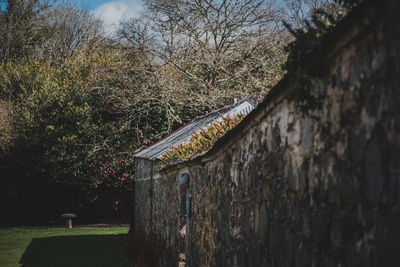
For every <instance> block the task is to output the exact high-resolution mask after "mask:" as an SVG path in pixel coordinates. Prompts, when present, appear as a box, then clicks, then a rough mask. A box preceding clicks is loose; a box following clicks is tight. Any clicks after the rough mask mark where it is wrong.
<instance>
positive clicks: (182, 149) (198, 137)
mask: <svg viewBox="0 0 400 267" xmlns="http://www.w3.org/2000/svg"><path fill="white" fill-rule="evenodd" d="M220 117H221V119H222V120H221V121H217V120H214V121H212V122H211V123H210V124H209V125H207V126H205V127H204V128H202V129H201V130H200V132H198V133H196V132H193V133H192V134H191V136H190V141H189V142H185V143H183V144H180V145H178V146H174V147H172V148H171V149H170V150H168V151H166V152H165V153H164V155H163V156H162V158H161V162H162V164H163V165H164V166H167V165H169V164H171V163H173V162H176V161H178V160H189V159H191V158H193V157H195V156H197V155H203V154H205V153H206V152H207V151H208V150H210V149H211V148H212V147H213V145H214V143H215V142H216V141H217V140H218V139H219V138H221V137H222V136H223V135H225V133H226V132H227V131H229V130H230V129H232V128H234V127H235V126H236V125H237V124H238V123H239V122H240V121H241V120H242V119H243V118H244V115H241V114H237V115H234V116H231V115H229V114H228V115H227V116H226V117H224V116H222V115H220Z"/></svg>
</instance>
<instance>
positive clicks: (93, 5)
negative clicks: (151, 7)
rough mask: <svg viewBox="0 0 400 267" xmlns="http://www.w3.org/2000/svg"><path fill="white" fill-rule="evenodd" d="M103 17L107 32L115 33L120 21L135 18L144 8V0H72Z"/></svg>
mask: <svg viewBox="0 0 400 267" xmlns="http://www.w3.org/2000/svg"><path fill="white" fill-rule="evenodd" d="M72 1H73V2H75V3H76V4H78V6H81V7H86V8H87V9H88V10H89V11H91V12H93V13H94V14H95V15H96V16H98V17H99V18H101V19H102V20H103V23H104V29H105V31H106V32H107V33H109V34H112V33H114V32H115V31H116V30H117V28H118V25H119V22H120V21H122V20H125V19H129V18H133V17H135V16H138V15H139V14H140V11H141V10H142V0H111V1H110V0H72Z"/></svg>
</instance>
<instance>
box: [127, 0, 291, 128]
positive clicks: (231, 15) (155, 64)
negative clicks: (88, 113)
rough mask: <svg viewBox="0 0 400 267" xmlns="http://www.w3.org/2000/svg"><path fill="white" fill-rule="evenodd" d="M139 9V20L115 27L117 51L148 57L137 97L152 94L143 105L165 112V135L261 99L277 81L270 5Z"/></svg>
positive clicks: (196, 3) (212, 0)
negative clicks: (247, 99)
mask: <svg viewBox="0 0 400 267" xmlns="http://www.w3.org/2000/svg"><path fill="white" fill-rule="evenodd" d="M145 6H146V12H144V14H145V15H143V16H142V17H141V18H139V19H134V20H129V21H125V22H123V23H122V24H121V29H120V31H119V33H120V34H119V36H120V44H121V45H122V46H123V47H129V49H130V50H131V51H138V53H141V56H142V55H143V54H145V55H147V56H146V59H147V62H148V64H147V67H149V68H150V69H151V70H152V73H151V74H148V75H145V76H146V77H147V78H148V79H149V80H148V81H147V83H146V84H145V85H144V86H143V87H141V90H142V91H144V92H146V93H147V94H148V95H149V96H150V95H151V97H150V98H148V99H152V101H151V104H150V103H149V106H151V107H154V106H158V107H160V109H161V110H163V111H166V113H167V114H166V121H167V122H168V126H167V130H168V131H170V130H171V127H173V126H174V125H177V124H179V123H182V121H185V120H187V118H190V117H194V116H196V115H199V114H204V112H207V111H210V110H212V109H215V108H218V107H221V106H222V105H226V104H230V103H232V102H233V99H234V98H242V97H244V96H246V95H253V96H256V97H259V98H262V97H264V95H265V94H266V92H267V91H268V90H269V88H271V87H272V85H273V84H275V83H276V82H277V81H278V80H279V78H280V77H281V75H282V74H283V71H282V68H281V66H282V64H283V63H284V61H285V53H284V51H283V47H284V46H285V44H286V33H285V31H284V30H283V29H282V27H280V19H281V11H280V10H279V9H277V8H275V7H274V6H273V5H272V2H271V1H269V0H257V1H244V0H235V1H227V0H207V1H205V0H190V1H180V0H169V1H158V0H148V1H145ZM153 92H156V93H155V94H154V96H153ZM143 94H144V93H143ZM144 101H145V102H146V100H144ZM146 106H147V105H146ZM142 114H143V113H142ZM155 114H156V113H155Z"/></svg>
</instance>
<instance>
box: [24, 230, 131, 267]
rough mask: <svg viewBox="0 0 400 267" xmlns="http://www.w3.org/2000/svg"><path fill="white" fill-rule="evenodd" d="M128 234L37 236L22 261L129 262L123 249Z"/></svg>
mask: <svg viewBox="0 0 400 267" xmlns="http://www.w3.org/2000/svg"><path fill="white" fill-rule="evenodd" d="M125 236H126V235H77V236H58V237H49V238H35V239H33V240H32V242H31V243H30V244H29V246H28V247H27V249H26V250H25V252H24V255H23V256H22V259H21V261H20V263H21V264H22V266H23V267H39V266H40V267H55V266H57V267H59V266H60V267H64V266H65V267H67V266H68V267H70V266H74V267H83V266H85V267H91V266H93V267H95V266H96V267H98V266H116V267H119V266H121V267H123V266H129V260H128V258H127V257H126V256H125V255H124V253H123V250H122V249H123V248H122V246H123V243H124V239H125Z"/></svg>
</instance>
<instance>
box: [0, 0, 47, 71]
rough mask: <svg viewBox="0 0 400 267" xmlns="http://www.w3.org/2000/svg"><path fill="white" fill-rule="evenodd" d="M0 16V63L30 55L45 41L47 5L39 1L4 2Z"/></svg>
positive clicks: (18, 0)
mask: <svg viewBox="0 0 400 267" xmlns="http://www.w3.org/2000/svg"><path fill="white" fill-rule="evenodd" d="M3 2H5V3H4V5H5V6H6V10H5V12H4V13H2V14H0V63H2V62H5V61H7V60H9V59H13V58H23V57H25V56H27V55H30V54H31V53H32V51H33V49H34V48H35V47H36V46H37V45H40V44H41V43H43V42H44V40H46V38H47V36H48V34H49V27H48V25H47V24H46V23H45V15H44V14H45V13H46V11H47V10H48V8H49V5H48V4H46V3H45V1H39V0H6V1H3Z"/></svg>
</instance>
